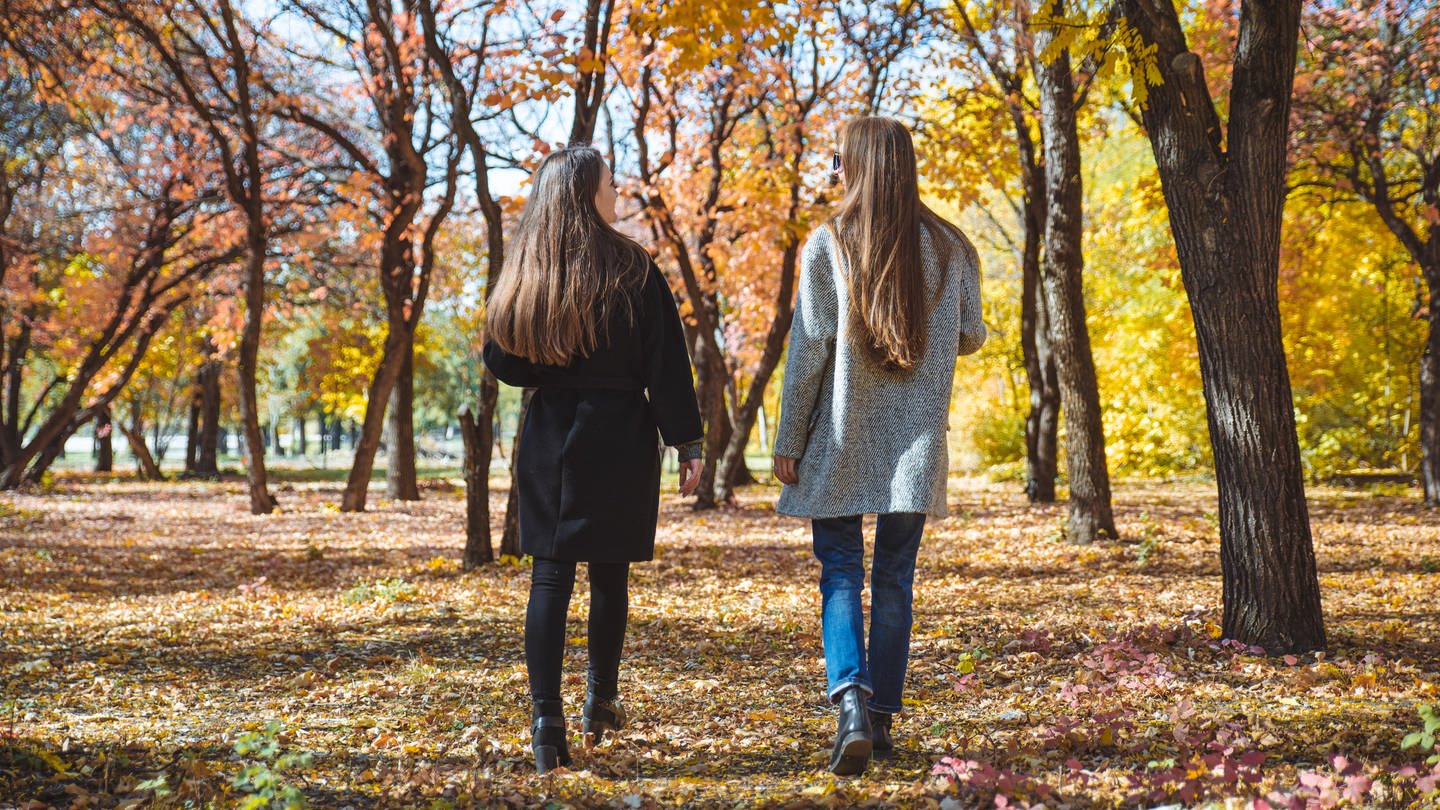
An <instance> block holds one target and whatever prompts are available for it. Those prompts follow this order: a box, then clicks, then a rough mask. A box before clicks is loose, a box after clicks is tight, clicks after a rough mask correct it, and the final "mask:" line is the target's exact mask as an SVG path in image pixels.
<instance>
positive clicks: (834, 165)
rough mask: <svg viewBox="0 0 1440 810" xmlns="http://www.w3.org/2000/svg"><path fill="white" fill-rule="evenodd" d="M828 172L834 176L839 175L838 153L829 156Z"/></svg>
mask: <svg viewBox="0 0 1440 810" xmlns="http://www.w3.org/2000/svg"><path fill="white" fill-rule="evenodd" d="M830 171H832V172H834V173H835V174H839V173H840V153H839V152H836V153H835V154H833V155H831V156H830Z"/></svg>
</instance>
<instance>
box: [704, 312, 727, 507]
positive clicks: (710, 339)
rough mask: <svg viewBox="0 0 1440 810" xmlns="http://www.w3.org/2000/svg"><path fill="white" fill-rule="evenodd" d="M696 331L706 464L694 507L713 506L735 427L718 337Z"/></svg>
mask: <svg viewBox="0 0 1440 810" xmlns="http://www.w3.org/2000/svg"><path fill="white" fill-rule="evenodd" d="M695 334H696V341H695V343H696V350H695V353H694V357H695V378H696V382H697V385H696V386H695V395H696V398H697V399H698V400H699V401H700V415H701V417H702V418H703V420H704V423H705V459H704V461H705V464H704V466H703V467H702V468H701V471H700V487H699V489H697V490H696V491H695V508H696V509H714V508H715V505H716V503H717V500H716V496H717V494H718V493H717V492H716V487H715V481H716V478H717V477H718V474H719V469H720V459H721V457H722V456H723V455H724V453H725V448H726V446H727V445H728V444H729V443H730V437H731V436H732V435H733V433H734V430H733V428H732V426H731V424H730V409H729V408H726V407H725V378H726V375H727V372H726V369H725V367H724V363H723V361H722V360H721V356H720V354H719V351H718V349H717V348H716V347H715V346H714V340H715V338H714V336H712V335H707V334H705V333H704V331H703V330H697V331H696V333H695Z"/></svg>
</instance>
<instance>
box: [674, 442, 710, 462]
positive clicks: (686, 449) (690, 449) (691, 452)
mask: <svg viewBox="0 0 1440 810" xmlns="http://www.w3.org/2000/svg"><path fill="white" fill-rule="evenodd" d="M675 451H676V452H677V453H679V454H680V460H681V461H692V460H694V459H697V458H700V457H701V456H702V455H704V454H705V440H704V439H696V440H695V441H693V442H686V443H684V444H677V445H675Z"/></svg>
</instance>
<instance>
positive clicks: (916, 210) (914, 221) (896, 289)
mask: <svg viewBox="0 0 1440 810" xmlns="http://www.w3.org/2000/svg"><path fill="white" fill-rule="evenodd" d="M840 166H841V169H842V171H844V173H845V197H844V199H842V200H841V201H840V207H839V209H838V210H837V211H836V212H835V215H834V216H832V217H831V218H830V220H829V221H828V222H826V227H828V228H829V229H830V231H831V233H832V234H834V235H835V237H836V243H837V244H838V246H839V248H840V252H841V255H842V256H843V257H844V259H845V264H846V265H848V270H849V272H848V273H847V276H848V286H849V291H850V312H849V314H848V317H849V318H850V323H851V325H852V330H853V332H854V334H855V336H856V339H857V340H858V341H859V342H860V344H861V346H862V347H863V348H864V349H865V351H866V352H867V353H868V354H869V355H870V356H871V357H872V358H874V360H875V361H876V362H878V363H879V364H880V365H882V366H883V367H885V368H887V369H890V370H893V371H910V370H912V369H914V368H915V367H916V366H918V365H919V364H920V360H921V359H922V358H923V357H924V356H925V339H926V334H925V333H926V322H927V321H928V320H929V317H930V312H931V309H932V307H933V305H934V302H935V301H937V300H939V297H940V294H941V292H942V291H943V289H944V279H945V274H942V275H941V282H940V287H939V288H938V289H936V290H935V291H933V294H927V290H926V289H925V267H924V264H923V262H922V261H921V255H920V231H921V225H922V224H923V225H925V226H928V229H929V231H930V239H931V243H932V245H933V246H934V248H935V251H936V253H937V254H938V258H939V260H940V267H941V268H946V267H948V266H949V263H950V252H951V248H952V247H953V246H954V245H955V243H956V241H955V240H957V239H958V240H960V241H961V244H963V243H964V242H963V240H964V239H965V237H964V236H963V235H962V234H961V233H960V229H958V228H956V227H955V226H954V225H952V224H950V223H949V222H946V221H945V220H944V219H942V218H941V217H940V216H939V215H937V214H936V213H935V212H933V211H931V210H930V209H929V208H927V207H926V206H925V204H924V203H922V202H920V186H919V181H918V178H917V175H916V170H915V146H914V143H913V142H912V141H911V139H910V132H909V130H907V129H905V126H904V125H903V124H901V123H900V122H899V121H896V120H895V119H893V118H881V117H868V118H857V119H855V120H853V121H851V122H849V123H848V124H846V125H845V129H844V132H843V133H842V135H841V139H840Z"/></svg>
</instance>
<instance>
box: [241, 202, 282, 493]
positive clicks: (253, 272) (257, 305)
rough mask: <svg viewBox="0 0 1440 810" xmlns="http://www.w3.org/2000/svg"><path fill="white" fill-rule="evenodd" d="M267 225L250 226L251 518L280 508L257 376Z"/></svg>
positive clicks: (246, 410) (247, 412)
mask: <svg viewBox="0 0 1440 810" xmlns="http://www.w3.org/2000/svg"><path fill="white" fill-rule="evenodd" d="M263 227H264V226H263V225H262V224H259V223H256V224H253V225H251V226H250V228H249V231H250V233H249V236H248V240H247V241H248V242H249V245H248V251H249V255H248V256H247V257H246V260H245V266H246V267H245V270H246V272H245V326H244V328H243V329H242V330H241V333H240V358H239V363H238V366H239V375H240V386H239V388H240V427H241V433H242V435H244V437H245V477H246V481H247V483H248V484H249V489H250V514H252V515H268V514H270V513H271V512H273V511H275V507H276V506H278V505H279V504H278V503H277V502H276V500H275V496H274V495H272V494H270V488H269V483H268V480H267V478H268V476H267V473H266V470H265V443H264V442H263V441H262V440H261V430H260V404H259V402H258V401H257V398H256V393H255V376H256V372H257V366H258V364H259V355H260V325H261V321H262V319H263V317H264V315H265V235H264V231H263Z"/></svg>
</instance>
